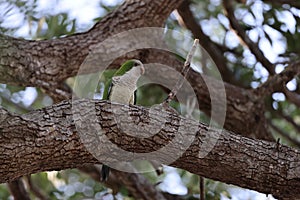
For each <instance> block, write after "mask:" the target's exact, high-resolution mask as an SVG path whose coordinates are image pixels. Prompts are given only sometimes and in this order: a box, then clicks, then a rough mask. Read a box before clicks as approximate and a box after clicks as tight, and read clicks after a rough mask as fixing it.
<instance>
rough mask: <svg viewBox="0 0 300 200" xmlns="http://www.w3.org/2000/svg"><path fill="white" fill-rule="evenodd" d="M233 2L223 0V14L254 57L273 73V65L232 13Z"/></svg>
mask: <svg viewBox="0 0 300 200" xmlns="http://www.w3.org/2000/svg"><path fill="white" fill-rule="evenodd" d="M233 3H234V1H232V0H223V6H224V9H225V15H226V16H227V18H228V20H229V22H230V25H231V27H232V29H233V30H234V31H235V32H236V34H237V35H238V37H239V38H240V39H241V40H242V41H243V42H244V43H245V45H247V47H248V48H249V49H250V51H251V52H252V53H253V54H254V55H255V57H256V59H257V60H258V61H259V62H260V63H261V64H262V65H263V66H264V67H265V68H266V69H267V70H268V72H269V74H271V75H273V74H275V68H274V65H273V64H272V63H271V62H270V61H269V60H268V59H267V58H266V57H265V56H264V54H263V52H262V51H261V50H260V48H259V47H258V45H257V44H256V43H254V42H253V41H252V40H251V39H250V38H249V36H248V35H247V33H246V31H245V30H244V29H243V28H242V26H240V24H239V21H238V20H237V19H236V17H235V15H234V8H233Z"/></svg>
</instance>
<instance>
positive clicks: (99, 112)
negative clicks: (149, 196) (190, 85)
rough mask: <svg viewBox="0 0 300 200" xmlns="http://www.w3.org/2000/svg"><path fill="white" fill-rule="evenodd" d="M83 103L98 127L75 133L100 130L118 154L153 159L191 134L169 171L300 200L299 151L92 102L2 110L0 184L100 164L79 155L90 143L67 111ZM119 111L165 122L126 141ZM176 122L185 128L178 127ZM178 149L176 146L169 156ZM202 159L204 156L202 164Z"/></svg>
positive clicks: (87, 123) (137, 118) (169, 117)
mask: <svg viewBox="0 0 300 200" xmlns="http://www.w3.org/2000/svg"><path fill="white" fill-rule="evenodd" d="M89 104H92V105H95V110H96V118H97V120H98V121H97V122H96V121H94V120H93V119H95V116H88V117H87V118H88V119H91V120H90V121H84V124H83V123H82V124H83V125H82V126H83V127H85V128H86V127H87V126H90V125H93V123H95V124H97V123H99V125H100V126H101V127H103V130H104V134H106V135H107V136H108V137H109V138H110V139H111V140H112V141H113V142H114V143H115V144H116V145H118V146H119V147H120V148H122V149H123V150H125V151H133V152H136V153H146V152H152V151H155V150H158V149H160V148H161V147H162V146H163V145H165V144H168V143H169V142H170V141H172V140H173V139H174V137H178V135H179V137H180V136H182V137H193V134H192V132H193V131H195V134H196V135H195V138H194V139H193V142H192V144H191V145H190V147H189V148H188V149H187V150H186V151H185V153H184V154H183V155H182V156H181V157H180V158H179V159H178V160H176V161H175V162H173V163H172V164H171V165H172V166H174V167H178V168H182V169H185V170H188V171H190V172H192V173H195V174H198V175H201V176H204V177H208V178H212V179H215V180H219V181H222V182H225V183H232V184H235V185H238V186H241V187H245V188H249V189H253V190H257V191H260V192H263V193H270V194H273V195H274V196H276V197H281V198H283V197H284V198H290V199H293V198H300V196H299V192H298V191H297V189H296V188H299V187H300V152H299V150H297V149H293V148H289V147H286V146H283V145H280V144H278V143H272V142H267V141H262V140H253V139H250V138H246V137H242V136H239V135H236V134H233V133H231V132H227V131H224V130H218V129H210V130H209V129H208V127H207V126H206V125H204V124H202V123H198V122H195V121H193V120H188V119H185V118H183V117H180V116H178V115H177V114H174V113H170V112H167V111H166V113H163V112H161V111H157V112H154V115H150V114H149V110H148V109H146V108H142V107H138V106H129V107H128V106H124V105H120V104H114V103H109V102H106V101H94V100H79V101H75V102H73V104H71V102H69V101H64V102H62V103H60V104H58V105H54V106H51V107H48V108H44V109H41V110H36V111H33V112H31V113H29V114H25V115H21V116H15V115H12V114H9V113H7V112H6V111H4V110H2V112H1V117H0V119H1V125H0V130H1V131H0V152H1V154H0V156H1V159H0V182H9V181H13V180H15V179H17V178H18V177H21V176H24V175H27V174H31V173H36V172H40V171H49V170H61V169H67V168H75V167H80V166H82V165H85V164H88V163H89V164H90V163H100V162H99V161H98V160H97V159H95V158H94V157H93V156H92V155H91V154H90V153H89V152H88V151H87V149H86V148H85V147H87V146H86V145H91V144H93V142H94V141H91V143H90V144H85V145H84V144H83V143H82V142H81V139H80V137H79V135H78V132H77V130H78V126H77V128H76V127H75V124H74V119H73V114H72V113H73V111H72V105H73V106H83V108H84V107H85V106H86V105H89ZM124 109H125V110H126V109H127V110H128V109H129V111H128V113H129V115H130V117H132V118H133V123H134V124H140V125H142V126H143V125H144V126H149V122H150V121H151V118H153V117H154V118H153V119H152V120H154V119H156V118H155V117H162V118H165V119H166V121H165V123H164V124H163V126H162V129H161V130H160V131H159V132H158V133H157V134H155V135H154V136H152V137H148V138H142V139H141V138H137V137H132V136H130V135H128V134H124V132H122V131H120V130H119V129H118V127H117V126H116V122H115V120H114V113H113V110H124ZM76 113H77V112H76ZM76 113H75V114H76ZM77 114H82V115H85V116H83V117H84V119H87V118H86V115H89V114H88V113H79V112H78V113H77ZM78 120H79V121H78ZM75 121H77V123H78V122H80V117H78V116H77V117H76V119H75ZM152 122H153V121H152ZM154 122H155V120H154ZM179 122H181V123H180V124H183V126H184V128H179ZM126 123H128V122H126ZM95 124H94V125H95ZM188 124H194V125H195V124H196V127H197V128H196V130H191V129H185V127H186V126H187V125H188ZM160 126H161V122H160V121H156V123H151V128H150V130H155V129H156V128H157V127H160ZM80 129H81V128H80ZM82 130H84V129H82ZM213 141H216V144H215V145H214V148H212V149H211V150H210V149H208V148H207V147H209V146H211V145H213ZM181 145H182V144H181V143H176V142H175V149H176V148H180V147H181ZM97 148H98V153H99V155H101V154H102V153H103V154H104V153H105V151H104V149H105V148H106V147H105V145H103V146H98V147H97ZM208 150H210V151H208ZM206 151H208V152H206ZM112 153H113V152H112ZM168 153H170V154H168ZM168 153H167V154H165V155H161V157H162V158H163V159H164V158H166V159H167V158H168V157H170V156H176V155H172V152H168ZM201 153H205V154H206V153H207V155H206V156H204V157H202V156H201ZM121 157H122V158H121ZM121 157H120V158H121V159H125V160H128V161H129V160H132V157H125V158H124V156H123V155H121ZM116 159H118V157H117V158H116Z"/></svg>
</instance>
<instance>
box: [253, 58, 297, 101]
mask: <svg viewBox="0 0 300 200" xmlns="http://www.w3.org/2000/svg"><path fill="white" fill-rule="evenodd" d="M299 74H300V61H296V62H293V63H290V64H289V65H288V66H287V67H286V68H285V69H284V70H283V71H282V72H280V73H279V74H275V75H273V76H270V77H269V78H268V80H267V81H266V82H264V83H263V84H261V85H260V86H259V87H258V88H256V89H255V92H256V94H258V96H259V97H266V96H268V95H270V94H272V93H273V92H276V91H282V92H283V91H284V84H286V83H287V82H288V81H290V80H292V79H293V78H294V77H296V76H298V75H299Z"/></svg>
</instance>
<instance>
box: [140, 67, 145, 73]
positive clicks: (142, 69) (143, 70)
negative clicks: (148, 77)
mask: <svg viewBox="0 0 300 200" xmlns="http://www.w3.org/2000/svg"><path fill="white" fill-rule="evenodd" d="M144 73H145V68H144V65H142V66H141V75H143V74H144Z"/></svg>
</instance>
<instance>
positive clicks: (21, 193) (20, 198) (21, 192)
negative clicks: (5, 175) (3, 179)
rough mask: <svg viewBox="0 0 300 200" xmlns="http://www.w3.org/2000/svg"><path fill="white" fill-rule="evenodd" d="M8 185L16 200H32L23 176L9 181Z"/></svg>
mask: <svg viewBox="0 0 300 200" xmlns="http://www.w3.org/2000/svg"><path fill="white" fill-rule="evenodd" d="M7 185H8V188H9V190H10V193H11V195H12V196H13V197H14V200H30V197H29V194H28V192H27V191H26V189H25V186H24V183H23V181H22V179H21V178H19V179H16V180H14V181H12V182H9V183H8V184H7Z"/></svg>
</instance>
